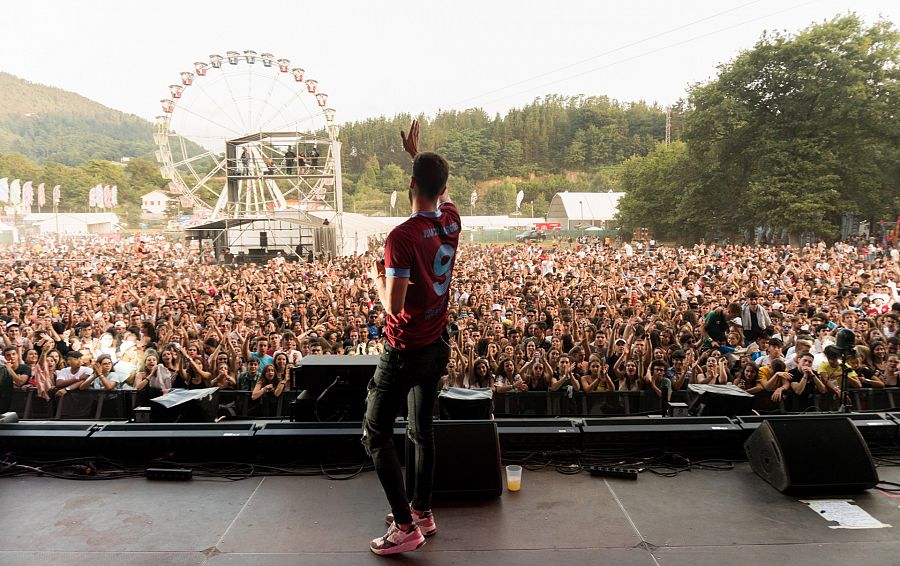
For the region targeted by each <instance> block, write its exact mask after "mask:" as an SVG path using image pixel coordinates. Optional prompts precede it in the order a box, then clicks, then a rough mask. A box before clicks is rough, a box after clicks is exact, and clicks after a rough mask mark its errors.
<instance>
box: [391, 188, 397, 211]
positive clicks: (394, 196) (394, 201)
mask: <svg viewBox="0 0 900 566" xmlns="http://www.w3.org/2000/svg"><path fill="white" fill-rule="evenodd" d="M395 206H397V191H394V192H392V193H391V208H394V207H395Z"/></svg>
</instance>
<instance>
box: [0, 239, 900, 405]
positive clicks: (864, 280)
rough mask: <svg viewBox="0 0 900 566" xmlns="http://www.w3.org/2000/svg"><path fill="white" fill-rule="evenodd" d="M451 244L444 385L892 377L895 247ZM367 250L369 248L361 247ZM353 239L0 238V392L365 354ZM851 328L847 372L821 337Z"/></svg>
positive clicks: (277, 384) (372, 323)
mask: <svg viewBox="0 0 900 566" xmlns="http://www.w3.org/2000/svg"><path fill="white" fill-rule="evenodd" d="M636 250H637V246H631V245H624V244H623V245H617V244H614V243H610V242H603V241H600V240H598V239H593V238H585V239H581V240H578V241H574V242H568V243H563V242H545V243H543V244H537V243H534V244H518V243H517V244H497V245H490V246H484V245H475V244H462V245H461V246H460V250H459V256H458V259H457V262H456V268H455V270H454V279H453V281H452V284H451V286H450V318H451V320H452V321H454V322H455V324H456V325H457V327H458V329H459V332H458V334H457V335H456V336H455V338H454V340H453V353H452V356H451V359H450V362H449V363H448V365H447V369H446V375H445V377H444V378H443V382H444V386H445V387H461V388H485V389H491V390H492V391H494V392H500V393H504V392H516V391H569V392H572V391H584V392H597V391H647V392H648V393H651V392H652V394H654V395H658V396H665V395H667V394H670V393H671V392H672V391H678V390H683V389H685V388H687V386H688V385H689V384H692V383H706V384H727V383H731V384H734V385H736V386H738V387H740V388H741V389H744V390H746V391H748V392H751V393H759V394H761V395H767V396H771V398H772V399H773V400H774V401H778V400H780V399H784V398H788V397H794V398H796V399H797V400H799V401H800V403H801V405H802V406H808V403H810V402H811V399H812V397H813V396H814V395H815V394H819V395H827V396H830V395H834V396H838V395H840V393H841V390H840V388H841V386H842V383H846V387H849V388H882V387H895V386H897V385H898V373H900V361H898V359H900V358H898V356H900V334H898V333H897V328H898V320H900V295H898V288H897V286H898V284H900V261H898V255H897V253H898V252H897V250H896V249H879V250H878V251H877V253H872V251H871V249H863V248H861V247H860V246H856V245H850V244H845V243H840V242H838V243H836V244H833V245H826V244H824V243H819V244H816V245H809V246H805V247H802V248H792V247H789V246H767V247H749V246H737V245H716V244H699V245H696V246H692V247H679V248H675V247H665V246H652V247H651V246H645V247H642V248H641V250H640V251H636ZM378 252H380V250H379V251H378ZM374 257H380V254H379V253H376V251H373V252H371V253H370V254H366V255H363V256H359V257H347V258H330V259H329V258H323V259H314V261H312V262H308V261H305V260H301V261H299V262H288V261H285V260H283V259H282V258H276V259H273V260H271V261H269V262H268V263H267V264H264V265H255V264H241V265H233V264H222V263H211V262H209V261H203V259H202V257H201V255H200V254H199V253H198V252H197V251H196V250H194V249H192V248H191V247H190V246H189V245H187V244H186V243H181V242H175V241H170V240H166V239H164V238H162V237H152V236H143V237H141V239H140V241H138V240H137V239H127V238H126V239H122V240H105V239H99V238H87V239H73V240H66V241H64V242H62V243H57V242H55V241H52V240H41V241H33V242H29V243H27V244H18V245H13V246H9V247H7V248H5V249H3V250H2V251H0V265H2V266H3V267H4V269H3V275H2V276H0V292H2V300H0V342H2V356H3V358H2V363H0V401H2V400H3V399H8V398H9V397H10V394H11V391H12V389H14V388H33V389H35V390H36V392H37V394H38V395H40V396H41V397H43V398H45V399H50V398H51V397H52V396H64V395H66V394H67V393H69V392H71V391H74V390H84V389H104V390H115V389H137V390H145V389H146V390H147V391H149V392H153V393H154V394H155V393H157V392H164V391H166V390H168V389H170V388H178V387H181V388H188V389H191V388H205V387H219V388H222V389H238V390H244V391H249V392H251V396H252V398H253V399H260V398H277V397H278V396H280V395H282V393H283V392H284V391H285V390H288V389H289V388H290V387H291V381H290V373H291V371H290V370H291V368H292V367H294V366H295V365H296V364H298V363H299V362H300V360H302V359H303V358H304V357H306V356H310V355H360V354H380V353H381V352H382V349H383V344H384V342H383V340H384V339H383V329H384V325H385V316H386V314H385V310H384V308H383V306H382V305H381V304H380V303H379V302H378V298H377V294H376V292H375V287H374V284H373V281H372V280H371V279H370V278H369V277H368V275H367V269H366V265H367V264H368V262H370V261H371V259H372V258H374ZM843 328H847V329H851V330H853V331H854V332H855V336H856V344H857V346H856V348H855V355H853V356H851V357H850V358H849V359H847V360H846V362H847V364H848V365H849V368H848V369H847V376H846V379H842V378H843V377H844V376H843V375H842V374H843V371H844V369H843V368H844V367H845V366H844V365H843V364H842V363H841V362H842V361H843V360H842V359H841V358H842V356H841V355H840V352H839V351H838V350H837V349H836V348H835V344H834V343H835V337H836V335H837V333H838V331H840V330H841V329H843ZM2 405H3V403H2V402H0V407H2Z"/></svg>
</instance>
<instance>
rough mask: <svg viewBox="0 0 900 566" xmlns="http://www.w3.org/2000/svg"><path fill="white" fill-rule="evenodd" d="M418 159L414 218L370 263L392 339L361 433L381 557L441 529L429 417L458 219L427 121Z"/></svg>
mask: <svg viewBox="0 0 900 566" xmlns="http://www.w3.org/2000/svg"><path fill="white" fill-rule="evenodd" d="M400 136H401V138H402V139H403V148H404V149H405V150H406V151H407V153H409V154H410V155H411V156H412V157H413V160H414V161H413V174H412V179H411V180H410V184H409V202H410V205H411V206H412V214H411V215H410V217H409V219H408V220H406V221H405V222H404V223H403V224H400V225H399V226H397V227H396V228H394V229H393V230H392V231H391V233H390V234H389V235H388V237H387V241H386V242H385V249H384V260H383V261H381V260H376V261H374V262H373V263H372V265H371V266H370V273H369V274H370V276H371V277H372V278H373V279H374V280H375V285H376V287H377V289H378V298H379V299H380V300H381V303H382V304H383V305H384V308H385V311H386V313H387V326H386V327H385V337H386V339H387V344H386V345H385V351H384V353H383V354H382V355H381V359H380V360H379V362H378V367H377V369H376V370H375V375H374V377H373V378H372V380H371V381H370V382H369V393H368V397H367V401H366V402H367V408H366V421H365V424H364V431H363V437H364V441H365V443H366V447H367V449H368V451H369V454H370V455H371V456H372V461H373V462H374V464H375V471H376V472H377V474H378V479H379V481H381V485H382V487H383V488H384V492H385V495H387V498H388V502H389V503H390V505H391V514H389V515H388V516H387V521H388V523H390V526H389V527H388V531H387V533H385V535H384V536H381V537H378V538H376V539H374V540H373V541H372V542H371V543H370V545H369V547H370V548H371V550H372V552H374V553H376V554H396V553H400V552H408V551H411V550H416V549H417V548H419V547H421V546H422V545H423V544H425V537H426V536H430V535H433V534H434V533H435V532H437V527H436V526H435V522H434V515H433V514H432V512H431V489H432V483H433V479H434V462H435V457H434V432H433V429H432V422H431V415H432V409H433V407H434V401H435V398H436V396H437V391H438V384H439V381H440V376H441V374H442V373H443V372H444V369H445V367H446V365H447V361H448V360H449V358H450V345H449V343H448V341H449V334H448V332H447V322H448V318H447V305H448V297H449V293H448V290H449V288H450V278H451V274H452V271H453V264H454V260H455V258H456V248H457V245H458V244H459V232H460V227H461V225H460V218H459V212H458V211H457V210H456V206H455V205H454V204H453V203H452V202H451V201H450V198H449V196H448V195H447V177H448V175H449V165H448V163H447V160H446V159H444V158H443V157H441V156H440V155H438V154H436V153H431V152H423V153H419V149H418V146H419V124H418V122H417V121H413V123H412V125H411V126H410V130H409V135H404V134H403V132H401V133H400ZM404 402H406V403H408V408H409V432H408V434H409V436H410V438H411V439H412V440H413V442H414V443H415V446H416V455H415V459H416V460H415V467H416V477H415V490H414V492H413V494H412V501H411V502H410V500H409V499H408V497H407V494H406V489H405V487H404V484H403V474H402V472H401V470H400V462H399V461H398V459H397V451H396V447H395V446H394V442H393V433H394V429H393V427H394V420H395V419H396V418H397V415H398V414H399V412H400V407H401V403H404Z"/></svg>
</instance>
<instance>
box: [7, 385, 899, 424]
mask: <svg viewBox="0 0 900 566" xmlns="http://www.w3.org/2000/svg"><path fill="white" fill-rule="evenodd" d="M299 393H300V392H299V391H285V392H284V394H282V395H281V397H279V398H277V399H272V398H268V399H266V398H263V399H258V400H253V399H251V398H250V392H249V391H228V390H219V391H218V392H216V393H215V399H214V403H216V404H217V406H218V409H217V413H218V415H219V416H224V417H225V418H226V419H235V418H237V419H246V418H250V419H265V418H279V419H283V418H290V417H291V414H292V404H293V401H294V400H296V399H297V396H298V394H299ZM156 394H158V393H156ZM156 394H154V393H151V392H148V391H133V390H121V391H112V392H109V391H99V390H89V391H72V392H69V393H67V394H66V395H65V396H63V397H52V398H51V399H50V400H45V399H42V398H41V397H40V396H38V394H37V391H35V390H34V389H29V390H21V389H17V390H14V391H13V395H12V399H11V403H10V407H9V409H8V410H10V411H14V412H16V413H17V414H18V415H19V418H20V419H32V420H84V419H102V420H119V419H121V420H127V419H130V418H131V416H132V413H133V411H134V409H135V408H136V407H141V406H149V405H150V399H151V398H152V397H153V396H155V395H156ZM771 395H772V394H771V392H768V393H762V394H757V395H755V396H754V403H753V409H754V410H756V411H757V412H759V413H761V414H769V413H801V412H821V411H832V410H835V409H837V407H838V403H839V401H838V399H837V398H836V397H835V396H834V395H833V394H831V393H829V394H827V395H816V396H814V397H813V398H812V399H811V400H809V401H808V402H806V403H803V402H801V400H800V399H798V398H797V397H795V396H793V395H789V396H787V397H786V398H784V399H783V400H782V401H781V402H778V403H776V402H773V401H772V400H771ZM848 395H849V398H850V403H851V408H852V409H853V410H854V411H885V410H892V409H895V408H897V407H898V406H900V388H898V387H889V388H884V389H859V390H851V391H850V392H849V393H848ZM689 401H690V399H689V398H688V392H687V391H676V392H674V393H673V394H672V402H684V403H688V402H689ZM661 409H662V407H661V404H660V399H659V397H657V396H656V395H655V394H653V393H652V392H647V391H627V392H626V391H612V392H603V393H582V392H577V393H573V394H572V395H571V396H569V395H567V394H566V393H564V392H541V391H529V392H515V393H512V392H511V393H498V394H496V395H494V398H493V413H494V416H496V417H498V418H512V417H526V418H527V417H587V416H603V415H645V414H658V413H660V412H661ZM438 413H439V411H438V409H437V405H436V407H435V414H438Z"/></svg>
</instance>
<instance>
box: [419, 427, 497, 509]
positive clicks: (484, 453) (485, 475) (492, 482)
mask: <svg viewBox="0 0 900 566" xmlns="http://www.w3.org/2000/svg"><path fill="white" fill-rule="evenodd" d="M434 448H435V456H436V462H435V466H434V488H433V491H432V494H433V495H434V497H435V498H436V499H441V498H447V497H463V498H466V497H471V498H476V497H477V498H488V497H499V496H500V495H501V494H502V493H503V477H502V474H501V473H500V442H499V439H498V436H497V424H496V423H495V422H494V421H445V422H441V421H437V422H435V423H434ZM415 450H416V446H415V443H413V442H412V441H411V440H409V438H407V439H406V491H407V495H408V496H409V497H410V498H412V495H413V489H414V486H415V477H416V451H415Z"/></svg>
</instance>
